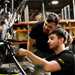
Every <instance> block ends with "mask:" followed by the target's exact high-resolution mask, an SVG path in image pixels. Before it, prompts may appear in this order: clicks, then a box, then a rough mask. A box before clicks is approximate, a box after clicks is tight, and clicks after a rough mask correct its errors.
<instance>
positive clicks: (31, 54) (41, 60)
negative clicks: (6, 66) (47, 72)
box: [27, 51, 47, 65]
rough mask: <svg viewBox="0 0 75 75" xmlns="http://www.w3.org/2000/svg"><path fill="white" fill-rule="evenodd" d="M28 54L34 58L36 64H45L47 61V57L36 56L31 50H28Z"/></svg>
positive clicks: (33, 61)
mask: <svg viewBox="0 0 75 75" xmlns="http://www.w3.org/2000/svg"><path fill="white" fill-rule="evenodd" d="M27 56H28V57H29V58H30V59H31V60H32V63H34V64H39V65H44V64H45V63H47V61H46V60H45V59H43V58H40V57H38V56H36V55H35V54H34V53H32V52H30V51H28V55H27Z"/></svg>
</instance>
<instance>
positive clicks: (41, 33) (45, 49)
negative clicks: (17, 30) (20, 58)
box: [30, 13, 59, 60]
mask: <svg viewBox="0 0 75 75" xmlns="http://www.w3.org/2000/svg"><path fill="white" fill-rule="evenodd" d="M58 23H59V17H58V15H57V14H55V13H50V14H49V15H47V18H46V20H45V21H44V22H38V23H36V25H35V26H34V27H33V28H32V31H31V32H30V37H31V40H32V43H33V44H35V46H36V49H37V51H36V52H35V54H36V55H38V56H40V57H43V58H45V59H47V60H50V58H52V56H53V54H54V52H53V51H52V50H50V49H49V46H48V43H47V41H48V33H50V32H52V31H54V30H55V29H57V28H58ZM31 46H32V45H31ZM30 49H31V48H30ZM48 58H49V59H48Z"/></svg>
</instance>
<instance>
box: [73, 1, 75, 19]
mask: <svg viewBox="0 0 75 75" xmlns="http://www.w3.org/2000/svg"><path fill="white" fill-rule="evenodd" d="M73 13H74V19H75V0H73Z"/></svg>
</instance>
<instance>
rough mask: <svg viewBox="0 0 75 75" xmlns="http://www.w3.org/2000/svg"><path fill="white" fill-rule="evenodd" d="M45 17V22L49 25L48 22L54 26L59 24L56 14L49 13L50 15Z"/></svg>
mask: <svg viewBox="0 0 75 75" xmlns="http://www.w3.org/2000/svg"><path fill="white" fill-rule="evenodd" d="M46 16H47V17H46V21H47V22H48V23H50V22H55V23H56V25H57V24H58V23H59V16H58V15H57V14H56V13H50V14H48V15H46Z"/></svg>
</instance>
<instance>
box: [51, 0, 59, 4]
mask: <svg viewBox="0 0 75 75" xmlns="http://www.w3.org/2000/svg"><path fill="white" fill-rule="evenodd" d="M51 4H52V5H57V4H59V1H57V0H53V1H52V2H51Z"/></svg>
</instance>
